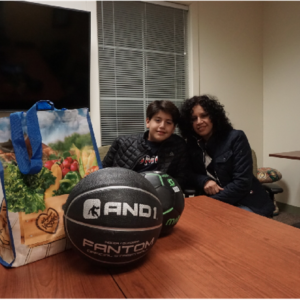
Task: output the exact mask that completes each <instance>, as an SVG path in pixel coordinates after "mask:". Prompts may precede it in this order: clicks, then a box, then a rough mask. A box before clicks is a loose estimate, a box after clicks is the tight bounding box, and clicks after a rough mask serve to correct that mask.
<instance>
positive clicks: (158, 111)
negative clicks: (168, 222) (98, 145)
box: [102, 100, 188, 189]
mask: <svg viewBox="0 0 300 300" xmlns="http://www.w3.org/2000/svg"><path fill="white" fill-rule="evenodd" d="M146 116H147V118H146V125H147V128H148V129H149V130H147V131H146V132H144V133H141V134H136V135H128V136H120V137H118V138H116V139H115V141H114V142H113V144H112V145H111V147H110V149H109V151H108V153H107V155H106V156H105V158H104V160H103V162H102V163H103V167H104V168H107V167H121V168H126V169H131V170H133V171H136V172H138V173H141V172H145V171H154V170H155V171H161V172H164V173H167V174H168V175H170V176H172V177H174V178H175V179H176V180H177V182H178V183H179V185H180V186H181V188H182V189H183V188H184V186H185V183H186V182H185V180H186V177H187V175H188V174H187V166H188V158H187V151H186V143H185V141H184V140H183V139H182V138H181V137H179V136H178V135H176V134H173V133H174V130H175V127H176V125H177V123H178V121H179V110H178V108H177V107H176V106H175V105H174V103H172V102H171V101H167V100H160V101H158V100H156V101H154V102H152V103H150V104H149V106H148V107H147V111H146Z"/></svg>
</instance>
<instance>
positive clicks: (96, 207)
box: [83, 199, 101, 219]
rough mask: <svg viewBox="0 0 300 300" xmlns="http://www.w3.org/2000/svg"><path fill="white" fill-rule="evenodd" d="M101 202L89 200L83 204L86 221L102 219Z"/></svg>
mask: <svg viewBox="0 0 300 300" xmlns="http://www.w3.org/2000/svg"><path fill="white" fill-rule="evenodd" d="M100 208H101V201H100V200H99V199H88V200H85V202H84V204H83V217H84V218H85V219H97V218H99V217H100Z"/></svg>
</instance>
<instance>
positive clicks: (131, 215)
mask: <svg viewBox="0 0 300 300" xmlns="http://www.w3.org/2000/svg"><path fill="white" fill-rule="evenodd" d="M63 209H64V225H65V233H66V236H67V238H68V239H69V241H70V243H71V245H72V247H73V248H74V249H75V250H76V251H77V252H78V253H79V254H80V255H81V256H82V257H84V258H85V259H88V260H89V261H90V262H93V263H98V264H101V265H110V266H112V265H125V264H129V263H132V262H134V261H136V260H138V259H140V258H142V257H143V256H144V255H145V254H146V253H148V251H149V250H150V249H151V248H152V247H153V245H154V244H155V242H156V240H157V238H158V237H159V235H160V232H161V228H162V219H163V215H162V206H161V203H160V201H159V198H158V194H157V191H156V190H155V188H154V187H153V186H152V184H151V183H150V182H149V181H148V180H146V179H145V178H144V177H143V176H141V175H140V174H138V173H136V172H134V171H131V170H127V169H123V168H105V169H101V170H98V171H96V172H93V173H91V174H90V175H88V176H86V177H85V178H83V179H82V180H81V181H80V182H79V183H78V184H77V185H76V186H75V187H74V188H73V190H72V191H71V193H70V195H69V197H68V199H67V201H66V203H65V205H64V206H63Z"/></svg>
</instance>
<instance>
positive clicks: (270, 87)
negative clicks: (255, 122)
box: [263, 1, 300, 206]
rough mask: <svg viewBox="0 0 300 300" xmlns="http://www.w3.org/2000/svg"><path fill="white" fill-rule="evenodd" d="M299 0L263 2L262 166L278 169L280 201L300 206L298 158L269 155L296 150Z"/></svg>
mask: <svg viewBox="0 0 300 300" xmlns="http://www.w3.org/2000/svg"><path fill="white" fill-rule="evenodd" d="M299 33H300V2H298V1H295V2H294V1H286V2H285V1H283V2H281V1H280V2H277V1H274V2H273V1H272V2H265V3H264V43H263V48H264V63H263V68H264V77H263V80H264V88H263V92H264V107H263V119H264V137H263V141H264V144H263V145H264V152H263V160H264V165H265V166H272V167H274V168H276V169H278V170H279V171H281V173H282V175H283V178H282V180H281V181H279V184H280V185H281V186H282V187H283V188H284V192H283V193H282V194H279V195H277V196H276V199H278V200H279V201H280V202H284V203H288V204H290V205H294V206H300V161H297V160H289V159H284V158H274V157H269V154H270V153H278V152H287V151H295V150H300V138H299V132H300V114H299V112H300V39H299Z"/></svg>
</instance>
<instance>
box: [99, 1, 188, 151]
mask: <svg viewBox="0 0 300 300" xmlns="http://www.w3.org/2000/svg"><path fill="white" fill-rule="evenodd" d="M97 15H98V42H99V75H100V76H99V78H100V117H101V120H100V123H101V139H102V146H104V145H110V144H111V143H112V142H113V140H114V139H115V138H116V137H118V136H120V135H126V134H132V133H139V132H143V131H145V119H146V115H145V111H146V108H147V106H148V104H149V103H150V102H152V101H154V100H171V101H173V102H174V103H175V104H176V105H177V106H179V105H180V104H181V102H182V101H183V100H184V99H185V98H186V85H187V82H186V81H187V79H186V77H187V76H186V74H187V72H186V66H187V55H186V18H187V11H186V10H184V9H178V8H173V7H167V6H161V5H157V4H150V3H146V2H136V1H132V2H127V1H126V2H125V1H118V2H113V1H102V2H97Z"/></svg>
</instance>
